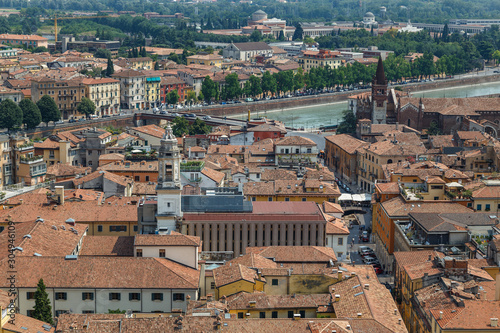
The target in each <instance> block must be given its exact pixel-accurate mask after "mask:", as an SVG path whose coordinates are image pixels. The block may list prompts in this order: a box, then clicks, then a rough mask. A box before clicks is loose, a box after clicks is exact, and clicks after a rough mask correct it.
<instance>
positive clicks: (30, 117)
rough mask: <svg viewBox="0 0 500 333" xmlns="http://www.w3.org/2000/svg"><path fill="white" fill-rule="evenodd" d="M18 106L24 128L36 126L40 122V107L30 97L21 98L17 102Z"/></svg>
mask: <svg viewBox="0 0 500 333" xmlns="http://www.w3.org/2000/svg"><path fill="white" fill-rule="evenodd" d="M19 107H20V108H21V110H22V112H23V120H24V124H25V125H26V128H28V129H32V128H35V127H37V126H38V125H39V124H40V123H41V122H42V114H41V113H40V109H39V108H38V106H36V104H35V103H33V101H32V100H31V99H27V98H25V99H23V100H22V101H21V102H20V103H19Z"/></svg>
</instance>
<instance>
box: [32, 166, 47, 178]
mask: <svg viewBox="0 0 500 333" xmlns="http://www.w3.org/2000/svg"><path fill="white" fill-rule="evenodd" d="M42 166H43V168H37V167H33V168H31V169H30V176H32V177H36V176H43V175H45V174H46V173H47V168H45V166H44V165H42Z"/></svg>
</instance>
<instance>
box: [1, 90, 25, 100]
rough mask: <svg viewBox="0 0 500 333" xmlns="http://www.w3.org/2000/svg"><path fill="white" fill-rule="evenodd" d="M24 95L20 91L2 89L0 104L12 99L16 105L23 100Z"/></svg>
mask: <svg viewBox="0 0 500 333" xmlns="http://www.w3.org/2000/svg"><path fill="white" fill-rule="evenodd" d="M23 96H24V95H23V93H22V92H21V91H19V90H14V89H9V88H7V87H1V88H0V102H2V101H4V100H6V99H10V100H11V101H13V102H15V103H16V104H17V103H19V102H20V101H21V100H22V99H23Z"/></svg>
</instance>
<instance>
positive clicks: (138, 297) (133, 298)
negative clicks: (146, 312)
mask: <svg viewBox="0 0 500 333" xmlns="http://www.w3.org/2000/svg"><path fill="white" fill-rule="evenodd" d="M128 300H129V301H140V300H141V294H140V293H129V294H128Z"/></svg>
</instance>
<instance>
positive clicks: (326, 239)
mask: <svg viewBox="0 0 500 333" xmlns="http://www.w3.org/2000/svg"><path fill="white" fill-rule="evenodd" d="M325 245H326V246H328V237H327V238H325Z"/></svg>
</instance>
